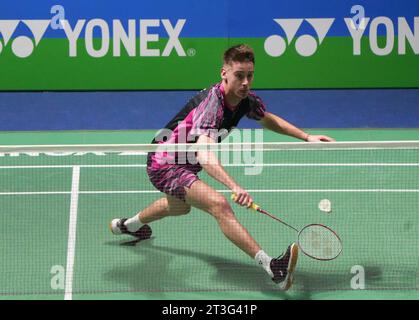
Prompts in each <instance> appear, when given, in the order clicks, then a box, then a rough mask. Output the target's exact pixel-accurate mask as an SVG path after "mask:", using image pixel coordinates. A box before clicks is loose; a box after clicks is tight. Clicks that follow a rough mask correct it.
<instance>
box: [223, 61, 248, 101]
mask: <svg viewBox="0 0 419 320" xmlns="http://www.w3.org/2000/svg"><path fill="white" fill-rule="evenodd" d="M254 72H255V66H254V64H253V62H232V63H231V64H229V65H225V66H223V69H222V70H221V77H222V78H223V80H224V85H225V86H226V88H225V89H226V91H228V92H231V93H233V94H234V95H235V96H236V97H237V98H239V99H244V98H246V97H247V95H248V94H249V91H250V88H251V85H252V82H253V74H254Z"/></svg>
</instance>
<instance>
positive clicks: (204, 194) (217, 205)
mask: <svg viewBox="0 0 419 320" xmlns="http://www.w3.org/2000/svg"><path fill="white" fill-rule="evenodd" d="M185 191H186V198H185V200H186V202H187V203H188V204H190V205H191V206H193V207H196V208H198V209H201V210H203V211H206V212H208V213H210V214H211V215H212V216H213V217H214V218H215V219H216V220H217V223H218V225H219V227H220V229H221V231H222V232H223V233H224V235H225V236H226V237H227V238H228V239H229V240H230V241H232V242H233V243H234V244H235V245H236V246H237V247H239V248H240V249H241V250H243V251H244V252H245V253H246V254H248V255H249V256H250V257H252V258H254V257H255V255H256V253H258V252H259V251H260V246H259V245H258V244H257V242H256V241H255V240H254V239H253V238H252V237H251V235H250V234H249V232H248V231H247V230H246V228H245V227H243V226H242V225H241V223H240V222H239V221H238V220H237V218H236V216H235V214H234V212H233V210H232V208H231V206H230V204H229V203H228V201H227V200H226V198H225V197H224V196H223V195H221V194H220V193H219V192H217V191H216V190H214V189H213V188H211V187H210V186H208V185H207V184H206V183H204V182H202V181H201V180H197V181H195V182H194V183H193V184H192V185H191V186H190V188H185Z"/></svg>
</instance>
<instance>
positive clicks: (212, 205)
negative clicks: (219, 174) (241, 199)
mask: <svg viewBox="0 0 419 320" xmlns="http://www.w3.org/2000/svg"><path fill="white" fill-rule="evenodd" d="M185 191H186V202H187V203H188V204H190V205H191V206H193V207H196V208H198V209H201V210H204V211H206V212H208V213H210V214H211V215H212V216H213V217H214V218H215V219H216V220H217V222H218V225H219V227H220V229H221V230H222V232H223V233H224V235H225V236H226V237H227V238H228V239H229V240H230V241H232V242H233V243H234V244H235V245H236V246H237V247H239V248H240V249H241V250H243V251H244V252H245V253H247V254H248V255H249V256H250V257H251V258H254V259H255V260H256V262H257V263H258V264H259V265H261V266H262V267H263V268H264V269H265V271H266V272H267V273H268V274H269V275H270V276H271V277H272V280H273V281H274V282H275V283H277V284H279V287H280V289H281V290H284V291H285V290H288V289H289V288H290V287H291V284H292V281H293V272H294V269H295V266H296V263H297V258H298V247H297V245H296V244H291V245H290V246H289V247H288V248H287V251H286V252H285V253H284V254H283V255H281V256H280V257H278V258H274V259H272V258H271V257H270V256H268V255H267V254H266V253H265V252H264V251H263V250H262V249H261V248H260V246H259V245H258V243H257V242H256V241H255V240H254V239H253V238H252V236H251V235H250V234H249V232H248V231H247V230H246V228H245V227H243V226H242V225H241V223H240V222H239V221H238V220H237V218H236V216H235V214H234V212H233V210H232V208H231V206H230V204H229V203H228V201H227V200H226V198H225V197H224V196H223V195H221V194H220V193H219V192H217V191H216V190H214V189H213V188H211V187H210V186H208V185H207V184H206V183H204V182H202V181H200V180H198V181H195V182H194V183H193V184H192V185H191V186H190V187H189V188H185Z"/></svg>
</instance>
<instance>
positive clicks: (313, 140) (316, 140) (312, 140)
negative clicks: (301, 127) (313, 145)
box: [307, 134, 335, 142]
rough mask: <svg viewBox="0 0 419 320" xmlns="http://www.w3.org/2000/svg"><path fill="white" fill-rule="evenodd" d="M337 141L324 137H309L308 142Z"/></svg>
mask: <svg viewBox="0 0 419 320" xmlns="http://www.w3.org/2000/svg"><path fill="white" fill-rule="evenodd" d="M334 141H335V139H333V138H331V137H328V136H322V135H311V134H310V135H308V137H307V142H334Z"/></svg>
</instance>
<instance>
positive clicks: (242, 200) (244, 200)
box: [232, 187, 253, 208]
mask: <svg viewBox="0 0 419 320" xmlns="http://www.w3.org/2000/svg"><path fill="white" fill-rule="evenodd" d="M232 192H233V195H235V197H234V202H236V203H238V204H239V205H241V206H245V207H248V208H250V206H251V205H252V203H253V198H252V197H251V196H250V194H249V193H248V192H247V191H246V190H244V189H242V188H240V187H237V188H234V189H233V190H232Z"/></svg>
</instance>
